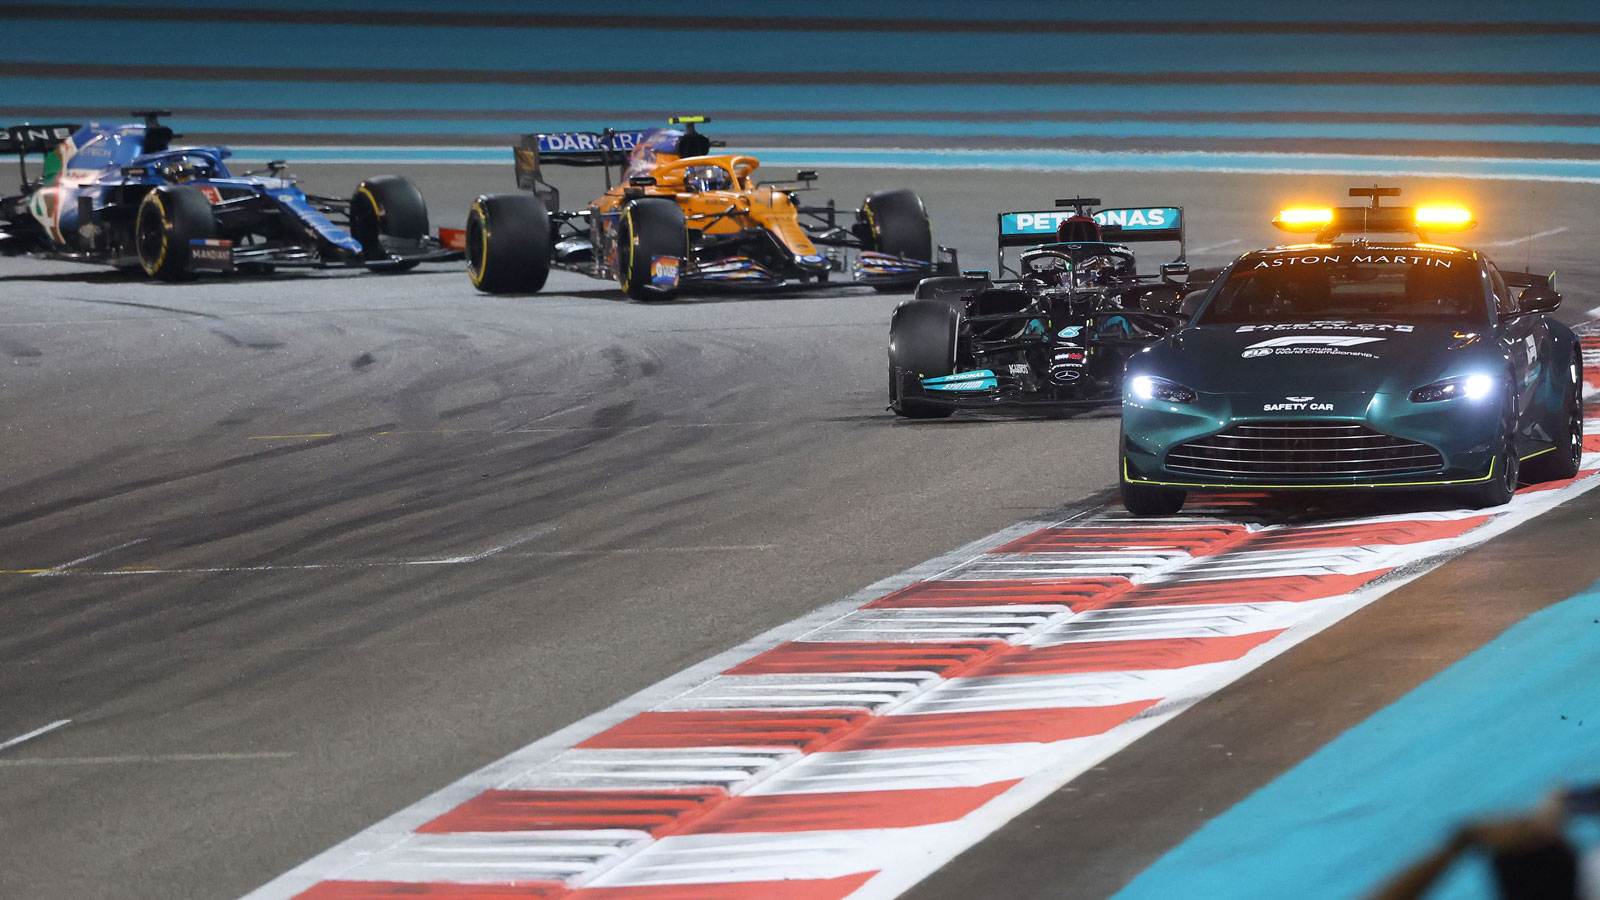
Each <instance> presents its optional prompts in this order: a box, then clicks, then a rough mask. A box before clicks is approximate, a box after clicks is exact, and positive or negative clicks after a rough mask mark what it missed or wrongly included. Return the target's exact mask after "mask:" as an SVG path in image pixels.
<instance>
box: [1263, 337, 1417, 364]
mask: <svg viewBox="0 0 1600 900" xmlns="http://www.w3.org/2000/svg"><path fill="white" fill-rule="evenodd" d="M1382 340H1385V338H1381V337H1359V336H1357V335H1348V334H1296V335H1286V336H1284V337H1275V338H1268V339H1267V340H1264V341H1258V342H1256V343H1254V344H1251V345H1250V346H1248V347H1246V348H1244V350H1243V351H1242V352H1241V353H1240V354H1239V357H1240V358H1241V359H1259V358H1261V357H1263V356H1360V357H1364V358H1366V359H1377V358H1378V357H1377V355H1376V354H1373V353H1367V352H1365V351H1361V350H1350V349H1347V348H1350V347H1359V346H1361V345H1363V344H1373V343H1377V342H1379V341H1382Z"/></svg>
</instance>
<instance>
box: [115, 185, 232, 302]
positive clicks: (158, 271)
mask: <svg viewBox="0 0 1600 900" xmlns="http://www.w3.org/2000/svg"><path fill="white" fill-rule="evenodd" d="M133 236H134V247H135V249H136V251H137V252H138V254H139V265H140V267H141V268H143V269H144V273H145V274H146V275H149V276H150V277H151V278H155V279H157V280H160V281H182V280H184V279H186V278H190V277H193V273H191V272H190V271H189V254H190V250H189V242H190V241H197V240H210V239H212V238H215V237H216V236H217V219H216V216H214V215H212V213H211V201H210V200H209V199H207V198H206V195H205V194H204V193H201V191H200V189H199V188H196V187H190V186H188V185H181V184H164V185H161V186H159V187H157V188H154V189H153V190H151V191H150V192H149V193H148V194H145V195H144V197H143V198H142V199H141V200H140V201H139V210H138V212H137V213H135V214H134V219H133Z"/></svg>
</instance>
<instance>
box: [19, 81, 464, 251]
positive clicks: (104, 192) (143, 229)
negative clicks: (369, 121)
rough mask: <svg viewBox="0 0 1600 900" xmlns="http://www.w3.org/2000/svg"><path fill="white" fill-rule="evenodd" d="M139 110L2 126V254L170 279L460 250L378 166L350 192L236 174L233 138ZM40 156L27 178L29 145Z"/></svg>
mask: <svg viewBox="0 0 1600 900" xmlns="http://www.w3.org/2000/svg"><path fill="white" fill-rule="evenodd" d="M132 115H133V116H136V117H139V118H141V119H142V121H140V122H129V123H121V124H110V125H101V124H98V123H90V124H88V125H17V126H13V127H11V128H8V129H6V132H5V135H4V137H3V138H0V153H15V154H17V157H18V162H19V164H20V165H21V167H22V182H23V183H22V189H21V192H20V193H18V194H17V195H14V196H10V197H5V198H3V199H0V254H3V255H13V256H14V255H18V254H24V253H27V254H33V255H35V256H40V257H45V258H49V259H60V260H68V261H72V262H85V263H100V264H103V265H110V266H115V267H117V268H121V269H130V270H137V269H143V270H144V272H145V273H146V274H147V275H149V276H151V277H152V278H157V279H161V280H163V281H175V280H178V279H182V278H187V277H189V276H192V275H194V274H197V273H200V272H213V273H230V272H233V271H235V270H245V271H248V270H256V271H265V270H270V269H272V268H275V267H278V266H300V267H315V268H332V267H348V266H365V267H366V268H368V269H372V270H376V271H399V270H403V269H409V268H411V267H413V266H415V265H417V264H418V263H420V262H430V261H438V260H447V259H460V258H461V253H460V251H459V250H451V249H447V248H445V247H444V246H442V244H441V241H440V240H438V239H435V238H433V237H430V236H429V234H428V207H427V205H426V204H425V203H424V202H423V199H422V194H421V193H420V192H419V191H418V190H417V188H416V187H415V186H414V185H413V184H412V183H411V182H409V181H407V180H405V179H404V178H401V177H399V176H396V175H379V176H377V177H375V178H369V179H367V180H366V181H363V182H362V183H361V184H360V185H359V186H358V187H357V188H356V190H355V192H354V193H353V194H352V195H351V196H350V197H349V198H348V199H344V198H338V197H318V196H315V195H312V194H307V193H305V192H304V191H302V190H301V189H300V188H299V186H297V185H296V184H295V179H294V177H293V176H291V175H287V174H285V172H284V171H283V162H282V161H275V162H271V163H268V164H267V171H266V172H265V173H258V172H246V173H243V174H239V175H235V174H233V173H231V172H229V171H228V167H227V164H226V163H225V162H224V160H225V159H227V158H228V157H229V156H230V155H232V154H231V152H230V151H229V150H228V148H227V147H174V146H172V141H173V139H174V138H177V137H181V135H176V134H173V133H172V129H171V128H168V127H167V126H165V125H163V124H161V122H160V117H162V116H167V115H171V113H169V112H167V111H165V110H145V111H140V112H135V113H132ZM33 153H38V154H43V155H44V157H45V161H44V170H43V172H42V174H41V175H40V177H39V178H37V179H30V178H29V177H28V170H27V156H28V155H29V154H33Z"/></svg>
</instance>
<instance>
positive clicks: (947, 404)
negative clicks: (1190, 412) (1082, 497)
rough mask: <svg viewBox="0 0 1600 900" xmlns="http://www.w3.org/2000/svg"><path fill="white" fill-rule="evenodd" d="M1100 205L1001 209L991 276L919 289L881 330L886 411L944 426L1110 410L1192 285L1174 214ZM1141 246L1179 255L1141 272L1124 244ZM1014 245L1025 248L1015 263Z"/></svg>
mask: <svg viewBox="0 0 1600 900" xmlns="http://www.w3.org/2000/svg"><path fill="white" fill-rule="evenodd" d="M1099 204H1100V200H1099V199H1098V198H1094V197H1073V198H1070V199H1064V200H1057V201H1056V206H1057V208H1056V209H1054V210H1048V211H1042V212H1007V213H1000V214H999V216H998V217H997V220H996V225H997V230H998V232H999V237H998V241H997V243H998V247H997V261H996V265H997V271H996V272H995V275H997V276H999V277H991V276H990V273H989V272H987V271H975V272H968V273H964V274H963V275H960V276H953V277H952V276H946V277H935V278H929V279H927V280H925V281H923V282H922V283H921V284H919V285H918V286H917V291H916V299H913V300H910V301H908V302H906V303H903V304H901V305H900V307H899V308H898V309H896V310H895V312H894V316H893V318H892V320H891V321H890V325H889V407H890V409H892V410H893V411H894V412H895V413H896V414H898V415H901V416H905V417H908V418H942V417H946V416H949V415H951V414H952V413H953V412H954V411H955V410H957V409H980V410H983V409H995V408H1000V407H1034V408H1036V407H1039V406H1056V407H1072V406H1085V405H1102V404H1107V403H1113V404H1114V403H1117V402H1120V401H1121V399H1122V393H1121V391H1122V370H1123V367H1124V365H1125V364H1126V362H1127V360H1128V357H1129V355H1130V354H1132V353H1133V352H1134V351H1136V350H1138V349H1140V348H1142V347H1146V346H1148V345H1150V344H1152V343H1154V342H1155V341H1156V340H1158V339H1160V338H1161V337H1162V336H1164V335H1166V334H1167V333H1169V332H1171V331H1172V330H1173V329H1175V328H1177V327H1178V326H1179V325H1181V324H1182V323H1183V317H1182V315H1181V313H1180V309H1181V300H1182V297H1183V296H1184V295H1185V294H1187V293H1189V292H1192V291H1193V290H1194V289H1195V287H1196V286H1197V285H1194V286H1192V285H1191V283H1192V282H1193V279H1191V278H1188V277H1186V276H1188V274H1189V269H1188V264H1187V263H1186V262H1185V244H1184V225H1183V209H1182V208H1181V207H1172V206H1161V207H1139V208H1128V209H1102V210H1099V211H1093V207H1096V206H1099ZM1148 241H1162V242H1169V243H1173V242H1175V243H1176V244H1177V247H1178V250H1177V257H1176V258H1175V259H1174V260H1173V261H1172V262H1169V263H1166V264H1163V265H1162V266H1160V268H1159V269H1158V270H1156V271H1154V272H1148V273H1144V274H1140V273H1139V272H1138V270H1137V264H1136V261H1135V259H1134V254H1133V251H1132V250H1131V249H1129V247H1128V246H1127V245H1128V244H1130V243H1137V242H1148ZM1016 247H1026V248H1028V249H1025V250H1023V251H1022V252H1021V255H1020V258H1018V259H1017V260H1015V267H1013V260H1011V259H1010V258H1009V257H1008V254H1007V250H1008V249H1010V248H1016ZM1007 275H1011V276H1013V277H1010V278H1007V277H1006V276H1007ZM1179 278H1183V280H1182V281H1180V280H1178V279H1179Z"/></svg>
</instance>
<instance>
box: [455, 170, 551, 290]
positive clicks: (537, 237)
mask: <svg viewBox="0 0 1600 900" xmlns="http://www.w3.org/2000/svg"><path fill="white" fill-rule="evenodd" d="M550 235H551V228H550V214H549V213H548V212H545V208H544V202H543V201H541V200H540V199H539V198H538V197H536V196H534V195H533V194H484V195H482V196H480V197H479V198H478V199H477V200H475V201H473V203H472V210H471V211H470V212H468V213H467V277H469V278H471V279H472V286H473V287H475V288H477V289H478V290H480V291H483V292H484V293H486V294H532V293H536V292H537V291H538V290H539V289H541V288H543V287H544V283H545V280H546V279H548V278H549V277H550V253H551V249H552V246H553V245H552V243H551V237H550Z"/></svg>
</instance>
